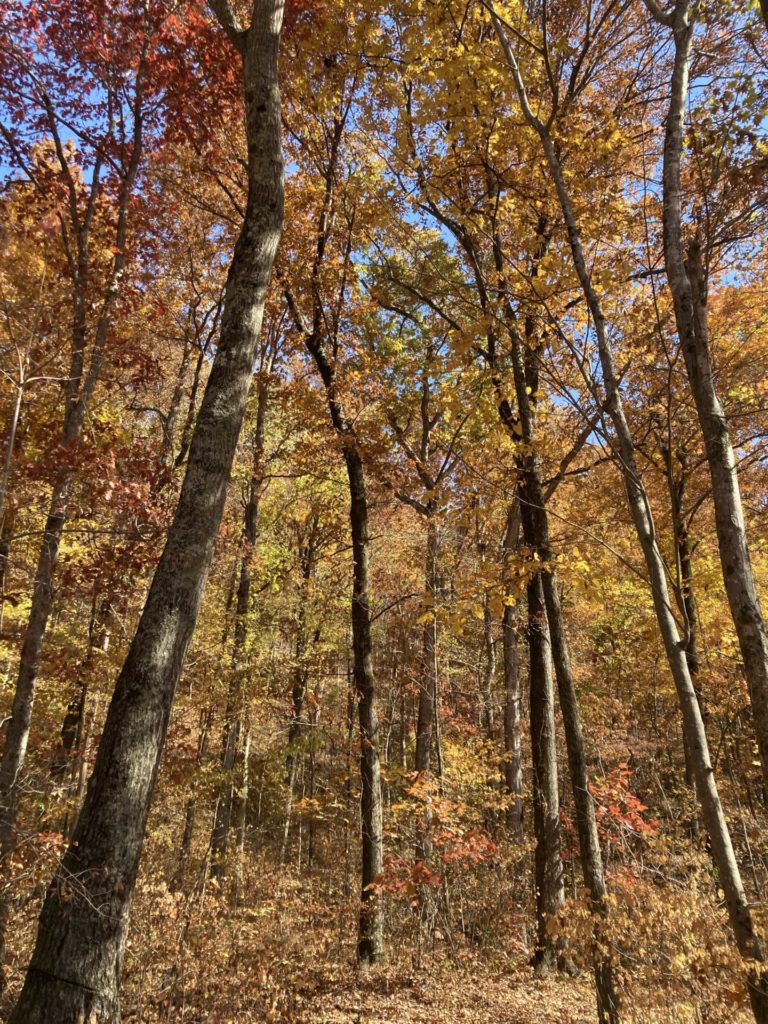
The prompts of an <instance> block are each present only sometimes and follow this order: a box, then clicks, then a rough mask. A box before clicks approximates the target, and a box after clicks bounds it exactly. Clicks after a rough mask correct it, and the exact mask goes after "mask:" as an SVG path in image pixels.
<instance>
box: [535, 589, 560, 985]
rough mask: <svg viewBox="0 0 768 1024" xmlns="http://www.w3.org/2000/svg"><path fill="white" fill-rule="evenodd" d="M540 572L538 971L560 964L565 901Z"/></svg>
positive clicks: (537, 622) (546, 628)
mask: <svg viewBox="0 0 768 1024" xmlns="http://www.w3.org/2000/svg"><path fill="white" fill-rule="evenodd" d="M541 577H542V574H541V573H537V574H536V576H534V578H533V579H532V580H531V582H530V583H529V584H528V651H529V672H530V730H531V754H532V761H533V830H534V835H535V837H536V849H535V851H534V881H535V885H536V952H535V955H534V963H535V965H536V968H537V972H538V973H539V974H543V975H544V974H547V973H548V972H549V971H550V970H551V969H552V968H553V967H555V966H556V964H557V944H556V941H555V938H554V933H553V930H552V929H551V928H549V927H548V923H549V920H550V919H551V918H554V917H555V916H556V915H557V913H558V912H559V910H560V907H561V906H562V903H563V899H564V895H565V888H564V883H563V861H562V856H561V852H560V794H559V789H558V777H557V747H556V742H555V741H556V735H555V703H554V688H553V682H552V659H551V650H550V642H549V626H548V623H547V613H546V608H545V606H544V591H543V588H542V580H541Z"/></svg>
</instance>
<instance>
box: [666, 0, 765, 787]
mask: <svg viewBox="0 0 768 1024" xmlns="http://www.w3.org/2000/svg"><path fill="white" fill-rule="evenodd" d="M695 6H696V5H695V4H691V3H689V2H688V0H678V2H677V3H676V5H675V8H674V11H673V13H672V15H671V16H670V27H671V28H672V33H673V36H674V41H675V62H674V70H673V73H672V83H671V90H672V93H671V98H670V104H669V112H668V115H667V123H666V133H665V139H664V170H663V183H664V193H663V216H664V259H665V263H666V270H667V280H668V281H669V287H670V291H671V292H672V300H673V304H674V310H675V322H676V324H677V333H678V336H679V338H680V347H681V348H682V351H683V357H684V359H685V368H686V371H687V375H688V381H689V384H690V387H691V394H692V395H693V400H694V404H695V406H696V413H697V415H698V419H699V425H700V427H701V432H702V436H703V438H704V449H705V452H706V455H707V464H708V466H709V473H710V477H711V480H712V503H713V505H714V509H715V529H716V532H717V543H718V548H719V550H720V564H721V566H722V572H723V580H724V582H725V592H726V595H727V597H728V605H729V607H730V610H731V618H732V619H733V624H734V627H735V630H736V636H737V638H738V641H739V648H740V650H741V657H742V661H743V664H744V674H745V676H746V680H747V689H748V691H749V698H750V703H751V706H752V720H753V725H754V730H755V738H756V739H757V747H758V751H759V754H760V762H761V766H762V777H763V799H764V800H768V629H767V628H766V623H765V618H764V616H763V612H762V609H761V607H760V598H759V595H758V592H757V584H756V582H755V574H754V572H753V570H752V562H751V559H750V556H749V545H748V543H747V531H746V524H745V522H744V509H743V507H742V503H741V490H740V488H739V478H738V474H737V471H736V458H735V455H734V451H733V445H732V443H731V438H730V432H729V429H728V420H727V418H726V414H725V410H724V408H723V405H722V402H721V401H720V398H719V396H718V393H717V389H716V387H715V371H714V367H713V364H712V351H711V348H710V343H709V326H708V314H707V280H706V271H705V268H704V265H703V259H702V253H701V244H700V240H699V237H698V235H697V236H695V237H694V238H693V239H692V240H691V243H690V245H689V248H688V254H687V255H688V258H687V260H686V258H685V253H684V243H683V227H682V216H683V214H682V204H683V200H682V188H681V182H680V162H681V157H682V149H683V136H684V133H685V125H684V117H685V104H686V100H687V95H688V69H689V64H690V55H691V39H692V36H693V29H694V17H695V13H694V9H695Z"/></svg>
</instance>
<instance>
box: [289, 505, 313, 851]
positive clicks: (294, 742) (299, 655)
mask: <svg viewBox="0 0 768 1024" xmlns="http://www.w3.org/2000/svg"><path fill="white" fill-rule="evenodd" d="M318 524H319V513H318V512H317V511H315V512H314V513H313V515H312V519H311V523H310V527H309V530H310V532H309V536H308V537H307V538H306V544H305V546H303V547H302V549H301V550H300V552H299V561H300V562H301V576H302V581H301V592H300V596H299V607H298V613H297V623H296V665H295V668H294V672H293V686H292V687H291V724H290V726H289V727H288V753H287V755H286V758H285V763H286V767H287V769H288V796H287V799H286V806H285V826H284V828H283V843H282V847H281V849H280V863H281V864H283V863H285V858H286V854H287V851H288V836H289V833H290V828H291V813H292V810H293V794H294V789H295V786H296V778H297V774H298V769H299V766H300V764H301V757H300V756H299V751H298V749H297V746H298V740H299V738H300V737H301V734H302V732H303V726H304V724H305V723H304V703H305V700H306V697H307V681H308V679H309V672H308V671H307V666H306V664H305V660H304V659H305V655H306V646H307V603H308V600H309V585H310V580H311V579H312V575H313V573H314V570H315V561H316V558H317V543H318V536H317V529H318ZM319 633H320V631H319V629H318V630H317V631H316V633H315V642H317V641H318V640H319V638H320V637H319Z"/></svg>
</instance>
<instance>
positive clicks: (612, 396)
mask: <svg viewBox="0 0 768 1024" xmlns="http://www.w3.org/2000/svg"><path fill="white" fill-rule="evenodd" d="M494 28H495V31H496V34H497V35H498V37H499V40H500V42H501V44H502V47H503V49H504V53H505V56H506V59H507V62H508V64H509V67H510V69H511V71H512V74H513V77H514V79H515V83H516V86H517V91H518V96H519V98H520V104H521V107H522V109H523V114H524V116H525V118H526V121H527V122H528V123H529V124H530V125H531V127H533V128H534V129H535V130H536V132H537V133H538V135H539V138H540V139H541V143H542V148H543V149H544V153H545V156H546V158H547V163H548V164H549V168H550V171H551V173H552V179H553V181H554V184H555V189H556V191H557V196H558V200H559V203H560V208H561V211H562V214H563V219H564V221H565V227H566V232H567V236H568V242H569V245H570V249H571V254H572V256H573V263H574V268H575V270H576V274H577V276H578V279H579V283H580V285H581V289H582V292H583V294H584V298H585V300H586V303H587V307H588V309H589V312H590V314H591V317H592V323H593V325H594V332H595V336H596V339H597V348H598V356H599V359H600V366H601V370H602V374H603V382H604V386H605V391H606V408H607V410H608V413H609V415H610V419H611V423H612V424H613V428H614V431H615V433H616V440H617V448H618V456H619V464H620V467H621V472H622V476H623V479H624V486H625V489H626V492H627V499H628V502H629V507H630V512H631V514H632V519H633V522H634V525H635V531H636V533H637V536H638V540H639V542H640V546H641V548H642V551H643V555H644V558H645V565H646V570H647V572H648V577H649V582H650V587H651V593H652V597H653V604H654V608H655V611H656V619H657V622H658V626H659V632H660V633H661V636H662V639H663V642H664V648H665V650H666V654H667V660H668V662H669V667H670V670H671V673H672V677H673V679H674V681H675V687H676V690H677V694H678V701H679V703H680V708H681V712H682V718H683V729H684V733H685V737H686V742H687V744H688V746H689V749H690V751H691V755H692V757H693V759H694V770H695V773H696V784H697V789H698V793H699V799H700V801H701V807H702V817H703V818H704V824H705V826H706V829H707V833H708V835H709V839H710V845H711V850H712V859H713V861H714V863H715V866H716V868H717V871H718V875H719V882H720V886H721V887H722V889H723V892H724V895H725V903H726V906H727V908H728V916H729V919H730V922H731V928H732V930H733V934H734V938H735V940H736V944H737V946H738V949H739V951H740V953H741V954H742V956H743V957H745V958H748V959H749V960H750V961H754V962H757V963H758V964H762V963H763V960H764V954H763V950H762V948H761V945H760V941H759V939H758V937H757V935H756V933H755V930H754V925H753V921H752V914H751V911H750V908H749V904H748V902H747V898H746V894H745V892H744V886H743V884H742V881H741V874H740V872H739V866H738V862H737V860H736V856H735V854H734V850H733V846H732V843H731V836H730V832H729V830H728V822H727V820H726V817H725V813H724V811H723V807H722V804H721V803H720V796H719V793H718V790H717V784H716V782H715V775H714V769H713V768H712V763H711V759H710V753H709V744H708V742H707V736H706V732H705V729H704V722H703V720H702V717H701V709H700V707H699V702H698V699H697V697H696V691H695V690H694V687H693V683H692V682H691V676H690V672H689V670H688V660H687V657H686V653H685V644H684V643H683V642H682V640H681V637H680V633H679V631H678V628H677V622H676V621H675V617H674V613H673V611H672V604H671V602H670V597H669V591H668V588H667V578H666V569H665V565H664V560H663V558H662V556H661V552H660V551H659V547H658V544H657V541H656V527H655V524H654V521H653V517H652V514H651V507H650V504H649V501H648V493H647V491H646V489H645V486H644V484H643V482H642V478H641V476H640V472H639V468H638V465H637V460H636V457H635V446H634V441H633V438H632V434H631V431H630V429H629V424H628V423H627V419H626V416H625V414H624V406H623V402H622V399H621V392H620V390H619V385H618V378H617V374H616V368H615V366H614V361H613V351H612V349H611V345H610V342H609V339H608V332H607V330H606V319H605V314H604V313H603V309H602V305H601V302H600V298H599V296H598V294H597V292H596V290H595V288H594V285H593V283H592V278H591V275H590V270H589V268H588V264H587V258H586V255H585V253H584V249H583V246H582V242H581V230H580V226H579V223H578V221H577V219H576V215H575V213H574V210H573V206H572V204H571V199H570V195H569V193H568V188H567V185H566V181H565V177H564V174H563V168H562V166H561V164H560V159H559V156H558V154H557V149H556V147H555V144H554V142H553V140H552V137H551V135H550V132H549V129H548V128H547V126H546V125H545V124H544V123H543V122H541V121H540V120H539V119H538V118H537V117H536V115H535V114H534V113H533V111H532V110H531V108H530V105H529V103H528V97H527V93H526V91H525V85H524V83H523V81H522V77H521V75H520V69H519V67H518V64H517V60H516V58H515V55H514V50H513V48H512V46H511V44H510V42H509V39H508V38H507V35H506V32H505V30H504V28H503V26H502V24H501V22H500V21H499V20H498V18H496V17H495V16H494ZM545 590H546V588H545ZM548 590H549V593H548V594H547V612H549V595H550V594H552V595H554V597H555V598H556V597H557V592H556V589H555V588H554V586H553V583H552V581H551V580H550V583H549V588H548ZM550 626H552V621H551V618H550ZM552 642H553V653H555V650H556V648H557V646H558V645H557V642H556V639H555V635H554V632H553V636H552ZM555 657H557V654H556V653H555ZM564 715H565V712H564ZM747 982H748V986H749V993H750V1001H751V1004H752V1010H753V1013H754V1016H755V1020H756V1021H757V1022H758V1024H768V978H767V977H766V974H765V972H764V970H763V969H762V967H750V968H748V972H747ZM598 1011H599V1012H600V1007H598Z"/></svg>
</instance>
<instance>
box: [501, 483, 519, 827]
mask: <svg viewBox="0 0 768 1024" xmlns="http://www.w3.org/2000/svg"><path fill="white" fill-rule="evenodd" d="M519 533H520V510H519V502H518V499H517V498H515V499H514V500H513V501H512V502H511V503H510V506H509V510H508V513H507V529H506V532H505V536H504V576H505V582H507V577H508V568H509V561H510V559H511V558H512V557H513V555H514V553H515V552H516V551H517V545H518V539H519ZM505 589H508V588H505ZM517 615H518V608H517V606H516V605H514V604H511V603H510V598H509V595H508V594H507V595H506V603H505V605H504V614H503V616H502V620H501V650H502V660H503V664H504V773H503V774H504V787H505V789H506V792H507V797H508V798H509V801H510V804H509V809H508V810H507V825H508V827H509V830H510V832H511V833H512V835H513V836H514V838H515V839H517V840H522V838H523V751H522V742H521V733H522V726H521V719H522V715H521V701H522V696H521V689H520V659H519V655H518V629H517Z"/></svg>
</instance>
